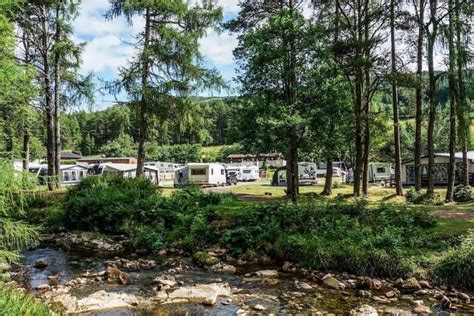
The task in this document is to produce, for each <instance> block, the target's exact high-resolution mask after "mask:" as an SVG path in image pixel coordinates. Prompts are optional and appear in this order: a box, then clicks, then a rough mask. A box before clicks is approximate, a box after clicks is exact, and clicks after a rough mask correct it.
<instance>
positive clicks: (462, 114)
mask: <svg viewBox="0 0 474 316" xmlns="http://www.w3.org/2000/svg"><path fill="white" fill-rule="evenodd" d="M454 5H455V9H454V14H455V19H456V22H455V25H456V51H457V52H458V54H457V55H456V64H457V82H458V87H457V92H458V98H457V106H458V108H457V111H458V113H459V114H458V124H459V137H460V141H461V147H462V184H463V185H464V186H468V185H469V161H468V157H467V151H468V143H469V128H470V125H471V118H470V116H469V106H468V105H467V99H466V86H465V83H464V72H463V70H464V67H465V62H466V61H465V60H464V58H463V54H462V53H461V52H462V51H463V44H462V23H461V20H460V13H459V12H460V11H461V9H460V1H459V0H455V4H454Z"/></svg>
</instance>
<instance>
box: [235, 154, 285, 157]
mask: <svg viewBox="0 0 474 316" xmlns="http://www.w3.org/2000/svg"><path fill="white" fill-rule="evenodd" d="M246 157H248V158H254V157H264V158H265V157H283V155H282V154H280V153H267V154H257V155H253V154H230V155H229V156H227V158H246Z"/></svg>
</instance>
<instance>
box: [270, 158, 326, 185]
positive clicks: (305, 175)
mask: <svg viewBox="0 0 474 316" xmlns="http://www.w3.org/2000/svg"><path fill="white" fill-rule="evenodd" d="M316 170H317V166H316V164H315V163H313V162H299V163H298V183H299V185H315V184H318V178H317V174H316ZM271 185H273V186H280V185H281V186H283V185H286V167H281V168H278V169H277V170H276V171H275V173H274V174H273V179H272V182H271Z"/></svg>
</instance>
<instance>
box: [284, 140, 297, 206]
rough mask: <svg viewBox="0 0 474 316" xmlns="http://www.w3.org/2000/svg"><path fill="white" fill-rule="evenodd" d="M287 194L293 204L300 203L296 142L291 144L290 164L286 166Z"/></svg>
mask: <svg viewBox="0 0 474 316" xmlns="http://www.w3.org/2000/svg"><path fill="white" fill-rule="evenodd" d="M286 179H287V183H286V185H287V186H286V193H287V196H288V197H289V198H290V199H291V201H292V202H295V203H296V202H297V201H298V180H299V179H298V146H297V144H296V143H295V142H292V143H291V144H290V150H289V153H288V162H287V166H286Z"/></svg>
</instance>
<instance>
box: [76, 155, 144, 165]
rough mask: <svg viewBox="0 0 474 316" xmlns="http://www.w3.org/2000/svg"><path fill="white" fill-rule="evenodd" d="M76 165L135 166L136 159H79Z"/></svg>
mask: <svg viewBox="0 0 474 316" xmlns="http://www.w3.org/2000/svg"><path fill="white" fill-rule="evenodd" d="M77 162H78V163H82V164H88V165H94V164H102V163H121V164H133V165H136V164H137V158H133V157H96V158H80V159H78V160H77Z"/></svg>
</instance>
